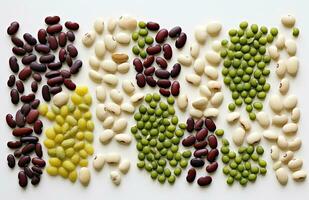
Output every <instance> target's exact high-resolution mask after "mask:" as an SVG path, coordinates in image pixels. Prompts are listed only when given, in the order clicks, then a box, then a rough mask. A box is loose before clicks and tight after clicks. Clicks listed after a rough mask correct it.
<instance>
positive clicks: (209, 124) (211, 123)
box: [205, 117, 216, 132]
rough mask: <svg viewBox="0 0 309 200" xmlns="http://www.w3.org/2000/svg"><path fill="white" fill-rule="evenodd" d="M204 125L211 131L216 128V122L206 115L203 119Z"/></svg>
mask: <svg viewBox="0 0 309 200" xmlns="http://www.w3.org/2000/svg"><path fill="white" fill-rule="evenodd" d="M205 126H206V128H207V129H208V130H209V131H211V132H214V131H215V130H216V124H215V123H214V121H213V120H212V119H211V118H208V117H207V118H206V119H205Z"/></svg>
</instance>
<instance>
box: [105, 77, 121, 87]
mask: <svg viewBox="0 0 309 200" xmlns="http://www.w3.org/2000/svg"><path fill="white" fill-rule="evenodd" d="M103 81H104V83H106V84H107V85H108V86H111V87H115V86H116V85H117V84H118V78H117V76H115V75H114V74H105V75H104V76H103Z"/></svg>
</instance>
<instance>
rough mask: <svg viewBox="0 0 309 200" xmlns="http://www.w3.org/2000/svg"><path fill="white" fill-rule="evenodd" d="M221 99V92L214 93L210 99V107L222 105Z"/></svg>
mask: <svg viewBox="0 0 309 200" xmlns="http://www.w3.org/2000/svg"><path fill="white" fill-rule="evenodd" d="M223 99H224V95H223V92H216V93H215V94H214V95H213V96H212V98H211V99H210V103H211V105H213V106H214V107H216V108H217V107H219V106H220V105H221V104H222V102H223Z"/></svg>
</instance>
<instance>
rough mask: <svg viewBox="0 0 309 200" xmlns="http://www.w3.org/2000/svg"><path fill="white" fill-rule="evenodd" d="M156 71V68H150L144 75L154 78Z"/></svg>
mask: <svg viewBox="0 0 309 200" xmlns="http://www.w3.org/2000/svg"><path fill="white" fill-rule="evenodd" d="M155 70H156V68H155V67H148V68H147V69H145V71H144V75H145V76H152V75H153V73H154V72H155Z"/></svg>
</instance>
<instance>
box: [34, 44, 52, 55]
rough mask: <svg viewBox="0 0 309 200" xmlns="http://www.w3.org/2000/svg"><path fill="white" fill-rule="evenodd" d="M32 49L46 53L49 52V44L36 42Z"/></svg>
mask: <svg viewBox="0 0 309 200" xmlns="http://www.w3.org/2000/svg"><path fill="white" fill-rule="evenodd" d="M34 49H35V50H36V51H37V52H38V53H42V54H47V53H49V52H50V48H49V46H47V45H45V44H38V45H36V46H35V47H34Z"/></svg>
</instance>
